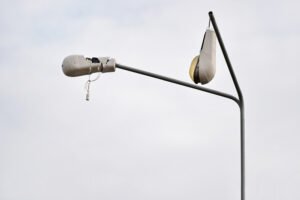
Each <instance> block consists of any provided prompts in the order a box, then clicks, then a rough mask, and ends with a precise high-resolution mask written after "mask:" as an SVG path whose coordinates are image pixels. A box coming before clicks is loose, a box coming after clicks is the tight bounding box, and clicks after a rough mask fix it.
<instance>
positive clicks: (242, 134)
mask: <svg viewBox="0 0 300 200" xmlns="http://www.w3.org/2000/svg"><path fill="white" fill-rule="evenodd" d="M208 14H209V18H210V21H211V23H212V25H213V27H214V30H215V33H216V36H217V39H218V42H219V44H220V47H221V50H222V53H223V56H224V58H225V61H226V64H227V67H228V70H229V72H230V75H231V78H232V81H233V83H234V86H235V89H236V91H237V94H238V97H239V98H238V99H237V98H236V97H234V96H232V95H230V94H226V93H224V92H220V91H217V90H212V89H208V88H205V87H201V86H198V85H194V84H190V83H187V82H183V81H180V80H177V79H174V78H170V77H166V76H162V75H159V74H154V73H151V72H147V71H143V70H140V69H135V68H132V67H128V66H124V65H121V64H116V68H119V69H123V70H126V71H130V72H134V73H137V74H142V75H145V76H149V77H152V78H156V79H160V80H163V81H167V82H171V83H175V84H178V85H181V86H185V87H189V88H192V89H196V90H200V91H203V92H207V93H210V94H214V95H217V96H221V97H225V98H228V99H231V100H233V101H234V102H236V103H237V104H238V105H239V108H240V142H241V146H240V148H241V200H245V108H244V98H243V94H242V91H241V89H240V87H239V83H238V81H237V79H236V76H235V74H234V71H233V68H232V65H231V62H230V60H229V57H228V54H227V51H226V49H225V46H224V43H223V40H222V37H221V34H220V32H219V29H218V26H217V23H216V20H215V18H214V15H213V12H209V13H208Z"/></svg>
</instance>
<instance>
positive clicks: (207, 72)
mask: <svg viewBox="0 0 300 200" xmlns="http://www.w3.org/2000/svg"><path fill="white" fill-rule="evenodd" d="M215 73H216V34H215V31H214V30H212V29H209V28H208V29H207V30H206V31H205V35H204V38H203V42H202V46H201V50H200V55H197V56H196V57H195V58H194V59H193V61H192V63H191V66H190V77H191V79H192V80H193V81H194V82H195V83H196V84H198V83H201V84H206V83H208V82H210V81H211V80H212V79H213V78H214V76H215Z"/></svg>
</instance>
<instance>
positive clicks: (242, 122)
mask: <svg viewBox="0 0 300 200" xmlns="http://www.w3.org/2000/svg"><path fill="white" fill-rule="evenodd" d="M208 15H209V18H210V20H211V23H212V25H213V27H214V30H215V32H216V36H217V38H218V41H219V44H220V47H221V50H222V53H223V56H224V58H225V61H226V64H227V67H228V69H229V72H230V75H231V78H232V81H233V83H234V86H235V89H236V91H237V93H238V96H239V103H238V104H239V107H240V128H241V136H240V137H241V200H245V111H244V98H243V94H242V91H241V89H240V86H239V83H238V81H237V79H236V76H235V74H234V71H233V68H232V65H231V62H230V60H229V57H228V54H227V51H226V48H225V46H224V43H223V40H222V37H221V34H220V32H219V28H218V26H217V23H216V20H215V17H214V15H213V12H211V11H210V12H209V13H208Z"/></svg>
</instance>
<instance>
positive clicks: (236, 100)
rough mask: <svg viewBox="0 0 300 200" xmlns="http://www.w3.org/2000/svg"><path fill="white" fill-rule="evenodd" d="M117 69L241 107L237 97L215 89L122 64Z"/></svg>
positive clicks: (117, 65)
mask: <svg viewBox="0 0 300 200" xmlns="http://www.w3.org/2000/svg"><path fill="white" fill-rule="evenodd" d="M116 68H119V69H123V70H126V71H130V72H134V73H137V74H142V75H144V76H149V77H152V78H156V79H160V80H163V81H167V82H171V83H175V84H177V85H181V86H184V87H189V88H192V89H195V90H201V91H203V92H207V93H210V94H214V95H217V96H221V97H225V98H227V99H231V100H233V101H234V102H236V103H237V104H238V105H240V101H239V100H238V99H237V98H236V97H234V96H232V95H230V94H226V93H224V92H220V91H217V90H213V89H208V88H205V87H201V86H198V85H195V84H191V83H187V82H184V81H180V80H177V79H174V78H170V77H166V76H162V75H159V74H155V73H152V72H147V71H143V70H140V69H136V68H132V67H128V66H125V65H121V64H118V63H117V64H116Z"/></svg>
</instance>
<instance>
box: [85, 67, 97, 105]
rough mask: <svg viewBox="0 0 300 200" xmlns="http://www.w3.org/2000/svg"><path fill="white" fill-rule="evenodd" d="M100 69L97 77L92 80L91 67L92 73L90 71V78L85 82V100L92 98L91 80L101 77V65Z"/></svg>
mask: <svg viewBox="0 0 300 200" xmlns="http://www.w3.org/2000/svg"><path fill="white" fill-rule="evenodd" d="M98 71H99V73H98V74H97V76H96V78H94V79H92V80H91V76H92V68H90V73H89V80H87V82H86V83H85V90H86V96H85V100H86V101H89V100H90V87H91V82H94V81H96V80H98V79H99V77H100V67H98Z"/></svg>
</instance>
